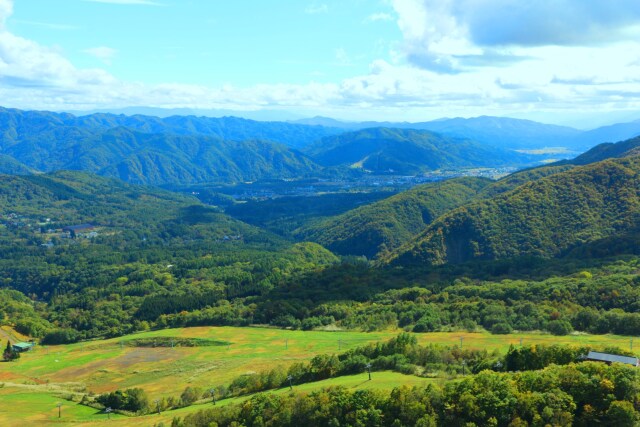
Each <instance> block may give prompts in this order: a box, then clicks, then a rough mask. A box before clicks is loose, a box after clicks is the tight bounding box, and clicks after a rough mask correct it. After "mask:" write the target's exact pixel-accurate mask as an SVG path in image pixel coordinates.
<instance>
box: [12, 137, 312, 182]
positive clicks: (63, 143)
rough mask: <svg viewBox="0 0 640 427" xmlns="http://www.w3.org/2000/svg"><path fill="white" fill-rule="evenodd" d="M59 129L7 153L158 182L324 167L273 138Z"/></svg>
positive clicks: (51, 166) (45, 167)
mask: <svg viewBox="0 0 640 427" xmlns="http://www.w3.org/2000/svg"><path fill="white" fill-rule="evenodd" d="M58 130H59V131H61V132H63V135H62V136H60V138H58V137H56V136H52V137H47V136H46V133H45V134H44V135H40V136H38V137H37V138H36V139H34V140H29V141H23V142H19V143H15V144H13V145H8V144H7V145H8V146H5V148H4V150H3V152H4V153H5V154H6V155H8V156H11V157H13V158H15V159H17V160H19V161H21V162H23V163H25V164H26V165H28V166H29V167H31V168H34V169H38V170H41V171H55V170H61V169H71V170H82V171H87V172H92V173H97V174H100V175H105V176H111V177H116V178H120V179H122V180H124V181H127V182H131V183H139V184H154V185H159V184H167V183H172V184H185V183H193V182H203V181H231V182H233V181H244V180H254V179H258V178H270V177H278V178H287V177H300V176H304V175H306V174H309V173H310V172H312V171H317V170H318V169H319V167H318V166H317V165H315V164H314V163H313V162H312V161H311V160H310V159H309V158H307V157H306V156H304V155H302V154H301V153H299V152H297V151H294V150H291V149H289V148H287V147H285V146H284V145H280V144H275V143H270V142H263V141H244V142H233V141H225V140H220V139H215V138H210V137H204V136H177V135H172V134H163V133H158V134H145V133H140V132H135V131H132V130H130V129H128V128H122V127H119V128H114V129H110V130H107V131H105V132H103V133H99V134H97V135H96V134H93V133H91V132H89V131H85V130H78V129H77V128H59V129H58ZM67 131H68V132H71V134H68V133H67Z"/></svg>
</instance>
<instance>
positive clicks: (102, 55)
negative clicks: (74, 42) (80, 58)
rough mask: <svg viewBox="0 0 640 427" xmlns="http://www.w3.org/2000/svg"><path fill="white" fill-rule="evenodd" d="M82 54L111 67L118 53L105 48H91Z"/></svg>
mask: <svg viewBox="0 0 640 427" xmlns="http://www.w3.org/2000/svg"><path fill="white" fill-rule="evenodd" d="M83 52H84V53H86V54H88V55H91V56H93V57H95V58H98V59H99V60H100V61H102V62H103V63H104V64H107V65H111V61H112V60H113V58H114V57H115V56H116V54H117V53H118V51H117V50H116V49H113V48H110V47H107V46H98V47H92V48H89V49H85V50H83Z"/></svg>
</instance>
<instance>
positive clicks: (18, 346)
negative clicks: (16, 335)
mask: <svg viewBox="0 0 640 427" xmlns="http://www.w3.org/2000/svg"><path fill="white" fill-rule="evenodd" d="M35 345H36V344H35V343H34V342H19V343H15V344H13V345H12V346H11V348H13V351H15V352H17V353H23V352H25V351H29V350H31V349H32V348H33V347H34V346H35Z"/></svg>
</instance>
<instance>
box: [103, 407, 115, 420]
mask: <svg viewBox="0 0 640 427" xmlns="http://www.w3.org/2000/svg"><path fill="white" fill-rule="evenodd" d="M111 411H113V409H111V408H105V409H104V412H106V413H107V419H108V420H110V419H111Z"/></svg>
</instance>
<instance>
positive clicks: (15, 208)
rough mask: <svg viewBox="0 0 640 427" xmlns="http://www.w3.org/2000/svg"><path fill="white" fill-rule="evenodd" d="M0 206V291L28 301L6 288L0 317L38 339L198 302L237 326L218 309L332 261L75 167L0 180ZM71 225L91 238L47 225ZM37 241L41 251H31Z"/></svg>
mask: <svg viewBox="0 0 640 427" xmlns="http://www.w3.org/2000/svg"><path fill="white" fill-rule="evenodd" d="M0 202H1V203H2V206H3V211H2V213H3V217H4V218H5V221H6V224H7V225H6V226H5V227H4V228H3V229H0V252H1V253H2V254H3V256H2V259H0V277H2V286H3V287H5V288H8V287H10V288H13V289H15V290H18V291H20V292H21V293H23V294H24V295H29V296H30V298H19V297H18V296H17V295H16V294H12V293H7V296H8V297H7V298H6V299H2V300H1V301H0V310H2V314H3V319H5V320H4V321H7V322H11V323H13V324H15V325H16V327H17V328H18V329H19V330H20V331H21V332H24V333H27V334H29V335H32V336H34V337H42V336H44V335H46V333H47V332H51V333H50V334H49V335H46V336H45V340H44V341H45V342H48V343H60V342H69V341H73V340H76V339H79V338H87V337H95V336H114V335H119V334H122V333H125V332H130V331H133V330H139V329H145V328H148V327H149V325H148V324H147V323H146V321H147V320H153V321H157V324H158V325H161V326H167V325H168V324H169V323H168V322H167V320H166V319H162V318H161V319H158V317H159V316H160V317H162V316H164V315H167V314H184V313H186V312H187V311H192V312H193V311H198V310H199V309H202V308H205V307H208V308H209V311H208V312H207V313H210V312H211V311H214V312H215V314H211V317H213V318H215V319H216V321H219V322H220V323H224V324H246V323H247V321H248V317H246V316H241V315H239V314H238V313H234V312H233V309H232V310H231V315H229V310H227V307H238V309H239V310H240V311H241V312H243V313H244V312H245V311H246V310H247V308H246V307H244V306H243V305H241V304H239V303H233V302H230V301H231V300H233V299H236V298H238V297H246V296H248V295H256V294H261V293H263V292H266V291H268V290H269V289H271V288H273V287H274V286H277V285H278V284H279V283H280V282H282V281H284V280H287V279H288V278H289V277H290V276H292V275H293V274H296V273H297V272H302V271H305V270H307V269H315V268H319V267H321V266H325V265H328V264H331V263H334V262H336V261H337V258H336V257H335V256H334V255H332V254H331V253H330V252H328V251H326V250H325V249H323V248H321V247H320V246H318V245H316V244H310V243H300V244H295V245H291V244H288V243H286V242H284V241H282V240H280V239H279V238H277V237H275V236H273V235H270V234H268V233H266V232H262V231H260V230H258V229H256V228H254V227H251V226H248V225H246V224H244V223H241V222H239V221H235V220H233V219H231V218H229V217H228V216H226V215H223V214H221V213H219V212H217V211H216V209H213V208H209V207H205V206H203V205H201V204H200V203H199V202H197V201H196V200H194V199H191V198H188V197H183V196H178V195H175V194H172V193H169V192H165V191H160V190H153V189H149V188H141V187H136V186H129V185H126V184H123V183H119V182H117V181H113V180H109V179H105V178H98V177H95V176H89V175H85V174H82V173H77V172H57V173H55V174H52V175H37V176H28V177H7V176H5V177H1V178H0ZM12 215H13V216H12ZM7 218H8V219H7ZM46 218H48V219H49V222H46V221H45V219H46ZM81 223H92V224H94V225H96V226H97V227H98V228H97V230H98V235H97V236H96V237H94V238H92V239H85V238H79V239H68V238H66V239H63V238H62V237H60V236H59V233H58V232H54V233H50V232H49V231H48V230H47V229H50V228H53V229H59V228H61V227H62V226H65V225H72V224H81ZM14 224H16V225H14ZM39 224H43V225H42V226H41V225H39ZM47 240H51V241H52V242H54V243H53V245H52V247H43V246H41V244H42V243H44V242H46V241H47ZM3 292H6V291H3ZM32 301H38V302H37V303H34V302H32ZM44 303H46V305H45V304H44ZM36 312H37V313H38V314H39V315H41V316H42V317H43V318H44V319H42V318H40V317H39V316H35V315H34V314H35V313H36ZM211 317H207V318H204V319H203V317H201V316H200V315H198V318H199V320H198V322H204V323H205V324H206V323H207V322H214V320H211ZM221 319H225V320H224V321H222V320H221ZM182 321H183V319H182V318H179V320H175V322H176V323H179V322H182ZM192 321H194V322H195V320H192ZM51 325H54V327H55V329H56V330H52V329H53V328H51Z"/></svg>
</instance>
